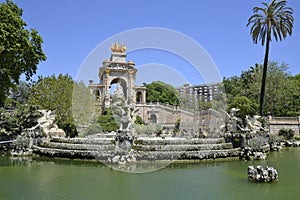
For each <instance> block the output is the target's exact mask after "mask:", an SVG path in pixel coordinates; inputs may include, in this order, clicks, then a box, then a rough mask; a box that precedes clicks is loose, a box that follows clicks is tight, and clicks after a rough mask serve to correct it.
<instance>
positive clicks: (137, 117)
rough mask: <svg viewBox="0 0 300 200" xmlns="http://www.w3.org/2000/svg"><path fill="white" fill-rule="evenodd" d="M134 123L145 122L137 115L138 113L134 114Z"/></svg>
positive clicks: (140, 123)
mask: <svg viewBox="0 0 300 200" xmlns="http://www.w3.org/2000/svg"><path fill="white" fill-rule="evenodd" d="M134 123H135V124H138V125H142V124H145V122H144V121H143V119H142V117H141V116H139V115H137V116H136V119H135V121H134Z"/></svg>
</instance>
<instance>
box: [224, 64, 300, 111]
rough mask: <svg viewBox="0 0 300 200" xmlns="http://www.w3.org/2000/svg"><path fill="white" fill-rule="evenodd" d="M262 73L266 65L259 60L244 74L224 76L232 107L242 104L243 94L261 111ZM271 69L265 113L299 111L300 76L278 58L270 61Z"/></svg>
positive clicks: (229, 103) (229, 102)
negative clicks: (279, 62) (290, 70)
mask: <svg viewBox="0 0 300 200" xmlns="http://www.w3.org/2000/svg"><path fill="white" fill-rule="evenodd" d="M262 73H263V66H262V65H260V64H256V65H255V67H250V69H249V70H247V71H243V72H242V74H241V75H240V76H234V77H231V78H224V80H223V83H224V86H225V91H226V95H227V100H228V105H229V109H230V108H231V107H235V106H236V105H237V104H238V103H237V102H236V101H237V100H239V101H240V100H241V99H240V98H241V97H246V98H247V99H249V100H250V101H251V103H250V105H252V106H253V107H252V108H253V109H255V110H256V114H258V110H257V107H256V105H259V98H260V91H259V88H260V83H261V79H262ZM267 73H268V77H267V82H266V92H265V113H267V114H270V115H273V116H295V115H297V113H298V114H299V107H300V100H299V97H300V94H299V90H300V78H299V77H300V76H299V75H296V76H291V75H290V74H289V72H288V65H287V64H284V63H282V64H280V65H279V64H278V63H277V62H269V64H268V71H267ZM251 113H252V112H251ZM249 114H250V113H249Z"/></svg>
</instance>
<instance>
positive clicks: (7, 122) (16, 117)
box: [0, 104, 41, 136]
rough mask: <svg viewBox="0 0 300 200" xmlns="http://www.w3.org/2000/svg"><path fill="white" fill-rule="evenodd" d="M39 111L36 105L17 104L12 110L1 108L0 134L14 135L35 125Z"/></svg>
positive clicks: (39, 115) (39, 114)
mask: <svg viewBox="0 0 300 200" xmlns="http://www.w3.org/2000/svg"><path fill="white" fill-rule="evenodd" d="M40 117H41V113H40V112H38V111H37V107H36V106H32V105H27V104H25V105H21V104H20V105H19V106H18V107H17V108H15V109H14V110H13V111H12V112H8V111H5V110H4V109H1V111H0V135H7V136H16V135H19V134H21V133H22V132H23V131H24V130H25V129H27V128H31V127H34V126H35V125H37V119H38V118H40Z"/></svg>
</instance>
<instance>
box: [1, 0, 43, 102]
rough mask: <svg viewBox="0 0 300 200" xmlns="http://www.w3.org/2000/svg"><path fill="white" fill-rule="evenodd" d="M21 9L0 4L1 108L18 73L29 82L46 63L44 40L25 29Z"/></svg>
mask: <svg viewBox="0 0 300 200" xmlns="http://www.w3.org/2000/svg"><path fill="white" fill-rule="evenodd" d="M22 13H23V10H22V9H21V8H19V7H18V6H17V5H16V4H14V3H13V2H12V1H10V0H7V1H6V3H1V4H0V106H3V103H4V100H5V98H6V96H7V94H8V92H9V90H10V88H12V87H14V86H16V85H17V84H18V82H19V80H20V76H21V74H25V76H26V79H27V80H29V79H30V78H31V76H32V75H34V74H35V73H36V70H37V65H38V64H39V62H40V61H42V60H45V59H46V56H45V54H44V52H43V50H42V43H43V40H42V38H41V36H40V35H39V34H38V32H37V31H36V30H35V29H31V30H27V29H25V28H26V23H25V22H24V21H23V20H22Z"/></svg>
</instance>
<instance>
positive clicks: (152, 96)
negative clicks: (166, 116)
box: [146, 81, 179, 105]
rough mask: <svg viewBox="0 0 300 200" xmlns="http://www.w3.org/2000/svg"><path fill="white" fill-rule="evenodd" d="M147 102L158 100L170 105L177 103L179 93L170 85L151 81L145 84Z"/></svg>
mask: <svg viewBox="0 0 300 200" xmlns="http://www.w3.org/2000/svg"><path fill="white" fill-rule="evenodd" d="M146 88H147V95H146V101H147V102H160V103H167V104H170V105H179V98H178V97H179V95H178V92H177V91H176V89H175V88H174V87H173V86H172V85H170V84H166V83H163V82H161V81H153V82H152V83H150V84H148V85H146Z"/></svg>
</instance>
